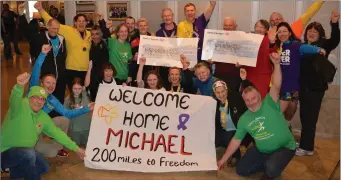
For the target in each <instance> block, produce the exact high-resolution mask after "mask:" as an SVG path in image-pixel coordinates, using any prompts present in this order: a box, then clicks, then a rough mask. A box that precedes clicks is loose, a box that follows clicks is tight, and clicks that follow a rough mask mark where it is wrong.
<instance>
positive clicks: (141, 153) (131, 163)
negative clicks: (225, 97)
mask: <svg viewBox="0 0 341 180" xmlns="http://www.w3.org/2000/svg"><path fill="white" fill-rule="evenodd" d="M215 110H216V102H215V100H214V99H213V98H211V97H207V96H199V95H190V94H185V93H171V92H167V91H152V90H148V89H139V88H134V87H122V86H110V85H101V86H100V88H99V91H98V94H97V99H96V105H95V109H94V112H93V117H92V122H91V129H90V136H89V141H88V144H87V148H86V159H85V160H84V161H85V166H86V167H89V168H94V169H104V170H123V171H139V172H173V171H203V170H216V169H217V165H216V151H215V143H214V139H215V120H214V118H215Z"/></svg>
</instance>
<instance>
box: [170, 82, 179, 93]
mask: <svg viewBox="0 0 341 180" xmlns="http://www.w3.org/2000/svg"><path fill="white" fill-rule="evenodd" d="M170 91H171V92H174V90H173V85H172V86H171V90H170ZM176 92H180V84H179V86H178V88H177V90H176Z"/></svg>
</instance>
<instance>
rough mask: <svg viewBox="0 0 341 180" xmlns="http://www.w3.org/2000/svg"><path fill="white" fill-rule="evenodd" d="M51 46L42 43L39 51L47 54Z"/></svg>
mask: <svg viewBox="0 0 341 180" xmlns="http://www.w3.org/2000/svg"><path fill="white" fill-rule="evenodd" d="M51 48H52V47H51V46H50V45H49V44H44V45H43V47H42V48H41V53H44V54H47V53H49V52H50V50H51Z"/></svg>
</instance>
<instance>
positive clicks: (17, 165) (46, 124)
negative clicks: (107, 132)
mask: <svg viewBox="0 0 341 180" xmlns="http://www.w3.org/2000/svg"><path fill="white" fill-rule="evenodd" d="M30 77H31V76H30V74H29V73H23V74H20V75H19V76H18V77H17V84H16V85H15V86H14V87H13V89H12V92H11V95H10V102H9V109H8V112H7V114H6V116H5V120H4V122H3V124H2V127H1V167H2V168H9V169H10V172H11V173H10V179H19V178H25V179H40V176H41V174H44V173H46V172H47V171H48V167H49V164H48V162H46V160H44V158H43V156H42V155H41V154H40V153H38V152H37V151H35V150H34V148H33V147H34V146H35V144H36V143H37V141H38V138H39V135H40V134H41V133H44V134H46V135H48V136H50V137H52V138H54V139H56V140H57V141H58V142H60V143H61V144H63V145H64V146H66V147H67V148H68V149H70V150H72V151H75V152H76V153H77V154H78V155H79V156H80V158H81V159H83V158H84V156H85V151H84V149H81V148H79V147H78V146H77V145H76V143H74V142H73V141H72V140H71V139H70V138H69V137H68V136H67V135H66V134H65V133H64V132H63V131H62V130H60V129H59V128H57V127H56V126H55V125H54V123H53V122H52V120H51V118H50V117H49V116H48V115H47V114H46V113H45V112H44V111H43V110H42V108H43V106H44V104H45V102H46V98H47V96H48V93H47V92H46V91H45V90H44V88H42V87H40V86H33V87H31V89H30V91H29V93H28V96H27V97H25V98H23V94H24V89H25V85H26V84H27V83H28V82H29V80H30Z"/></svg>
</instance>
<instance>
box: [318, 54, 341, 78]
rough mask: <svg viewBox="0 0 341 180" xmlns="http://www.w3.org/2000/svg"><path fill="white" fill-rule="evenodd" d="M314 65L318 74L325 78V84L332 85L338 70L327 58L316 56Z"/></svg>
mask: <svg viewBox="0 0 341 180" xmlns="http://www.w3.org/2000/svg"><path fill="white" fill-rule="evenodd" d="M313 58H314V59H313V65H314V68H315V70H316V72H317V73H318V74H319V75H320V76H321V77H322V78H323V80H324V82H326V83H331V82H333V81H334V76H335V74H336V72H337V68H336V67H335V66H334V64H333V63H331V62H330V61H329V60H328V59H327V58H326V57H325V56H323V55H316V56H314V57H313Z"/></svg>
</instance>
